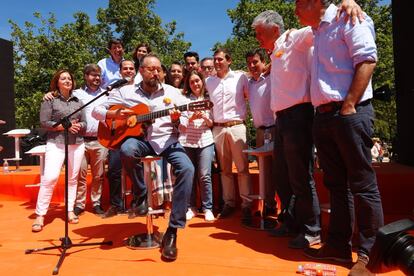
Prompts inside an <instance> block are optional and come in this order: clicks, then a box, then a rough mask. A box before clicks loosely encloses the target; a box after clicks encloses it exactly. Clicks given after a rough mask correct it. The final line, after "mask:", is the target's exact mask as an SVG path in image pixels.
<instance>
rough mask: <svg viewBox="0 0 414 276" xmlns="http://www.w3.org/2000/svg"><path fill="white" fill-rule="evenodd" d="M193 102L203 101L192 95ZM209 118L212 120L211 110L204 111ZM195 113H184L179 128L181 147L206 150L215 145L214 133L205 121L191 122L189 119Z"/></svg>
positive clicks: (196, 120)
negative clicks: (205, 148) (207, 147)
mask: <svg viewBox="0 0 414 276" xmlns="http://www.w3.org/2000/svg"><path fill="white" fill-rule="evenodd" d="M189 98H190V100H191V102H195V101H199V100H202V99H198V98H196V97H195V96H194V95H190V97H189ZM203 112H205V113H206V115H207V117H208V118H210V119H211V113H210V111H209V110H205V111H203ZM193 113H194V112H192V111H189V112H185V113H182V114H183V115H182V118H181V125H180V127H179V130H180V137H179V138H178V140H179V142H180V144H181V145H183V146H184V147H189V148H204V147H206V146H209V145H211V144H213V143H214V139H213V133H212V132H211V129H210V128H209V127H208V126H207V123H206V121H205V120H204V119H202V118H200V119H195V120H192V121H190V120H189V118H191V116H192V115H193Z"/></svg>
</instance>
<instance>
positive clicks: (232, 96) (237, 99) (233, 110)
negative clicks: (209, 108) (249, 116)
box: [206, 70, 248, 123]
mask: <svg viewBox="0 0 414 276" xmlns="http://www.w3.org/2000/svg"><path fill="white" fill-rule="evenodd" d="M206 88H207V91H208V93H209V96H210V101H211V102H212V103H213V104H214V106H213V120H214V122H217V123H226V122H229V121H233V120H240V121H244V120H245V119H246V100H245V99H246V98H247V97H248V85H247V77H246V75H245V74H244V73H243V72H236V71H232V70H230V71H229V72H228V74H227V75H226V76H225V77H224V78H222V79H220V78H219V77H217V76H210V77H208V78H207V79H206Z"/></svg>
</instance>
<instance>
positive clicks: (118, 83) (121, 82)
mask: <svg viewBox="0 0 414 276" xmlns="http://www.w3.org/2000/svg"><path fill="white" fill-rule="evenodd" d="M128 82H129V78H125V79H119V80H117V81H116V82H113V83H111V84H110V85H108V87H106V90H107V91H111V90H112V89H114V88H118V87H121V86H122V85H124V84H127V83H128Z"/></svg>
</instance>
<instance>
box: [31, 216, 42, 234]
mask: <svg viewBox="0 0 414 276" xmlns="http://www.w3.org/2000/svg"><path fill="white" fill-rule="evenodd" d="M44 220H45V217H44V216H37V217H36V219H35V220H34V222H33V224H32V232H40V231H42V229H43V225H44Z"/></svg>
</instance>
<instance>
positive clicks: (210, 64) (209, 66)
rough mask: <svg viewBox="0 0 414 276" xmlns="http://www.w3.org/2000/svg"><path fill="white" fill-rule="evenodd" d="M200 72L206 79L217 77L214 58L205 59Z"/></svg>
mask: <svg viewBox="0 0 414 276" xmlns="http://www.w3.org/2000/svg"><path fill="white" fill-rule="evenodd" d="M200 65H201V66H200V69H201V70H200V72H201V74H202V75H203V77H204V79H206V78H208V77H210V76H215V75H217V72H216V69H215V68H214V61H213V58H212V57H206V58H203V59H202V60H201V62H200Z"/></svg>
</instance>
